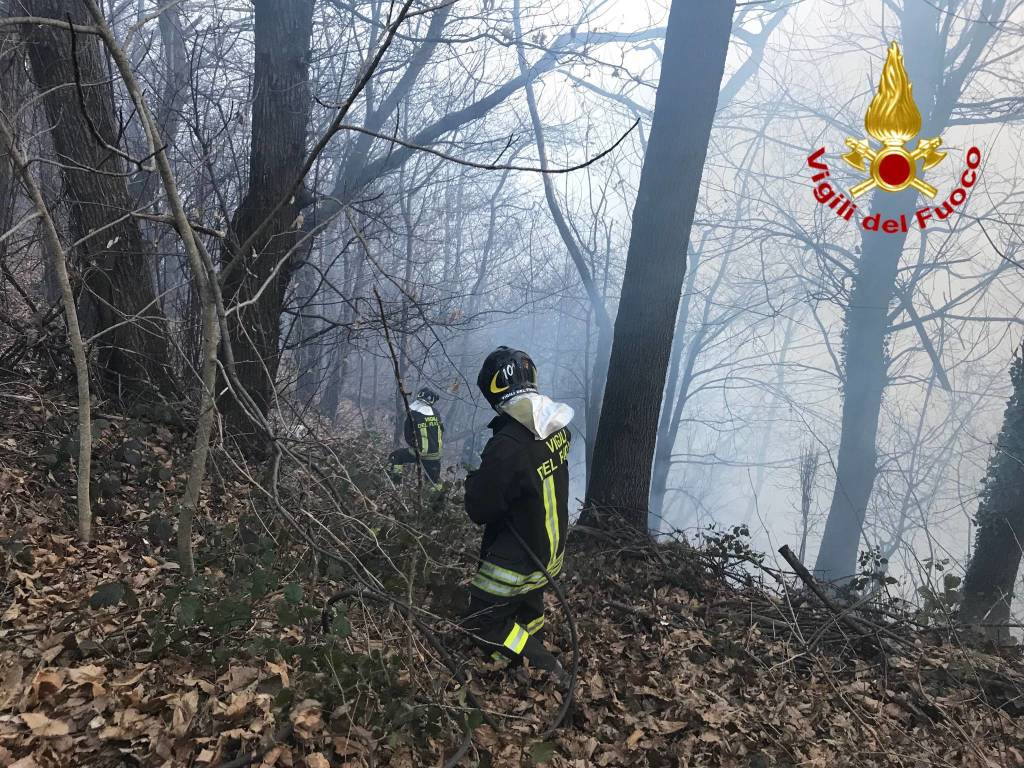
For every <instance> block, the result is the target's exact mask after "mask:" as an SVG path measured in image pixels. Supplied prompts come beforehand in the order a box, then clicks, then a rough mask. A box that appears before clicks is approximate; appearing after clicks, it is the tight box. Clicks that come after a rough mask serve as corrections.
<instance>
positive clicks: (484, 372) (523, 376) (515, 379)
mask: <svg viewBox="0 0 1024 768" xmlns="http://www.w3.org/2000/svg"><path fill="white" fill-rule="evenodd" d="M476 385H477V386H478V387H480V391H481V392H482V393H483V395H484V398H485V399H486V400H487V402H488V403H490V404H491V407H492V408H494V409H495V410H497V408H498V406H500V405H501V404H502V403H504V402H506V401H507V400H509V399H510V398H512V397H514V396H515V395H521V394H523V393H524V392H536V391H537V366H536V365H534V362H533V360H532V359H531V358H530V356H529V355H528V354H526V353H525V352H522V351H520V350H518V349H510V348H509V347H498V348H497V349H496V350H494V351H493V352H491V354H489V355H488V356H487V358H486V359H485V360H484V364H483V366H482V367H481V368H480V374H479V375H478V376H477V377H476Z"/></svg>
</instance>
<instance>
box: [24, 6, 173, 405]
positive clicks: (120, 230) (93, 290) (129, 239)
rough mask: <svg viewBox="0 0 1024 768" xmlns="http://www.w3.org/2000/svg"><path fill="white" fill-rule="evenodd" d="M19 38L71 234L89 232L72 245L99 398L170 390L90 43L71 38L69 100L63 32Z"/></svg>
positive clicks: (140, 241)
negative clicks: (99, 375) (87, 306)
mask: <svg viewBox="0 0 1024 768" xmlns="http://www.w3.org/2000/svg"><path fill="white" fill-rule="evenodd" d="M11 8H12V11H11V12H12V13H16V12H19V11H20V12H23V13H25V14H26V15H33V16H44V17H48V18H55V19H59V20H61V21H64V20H66V19H68V18H69V17H70V19H71V20H72V21H73V22H74V23H78V24H85V25H88V24H90V23H91V21H90V18H89V15H88V13H87V12H86V9H85V6H84V5H83V4H81V3H64V2H60V1H59V0H14V2H13V3H12V4H11ZM22 34H23V37H24V39H25V41H26V43H27V44H28V53H29V59H30V61H31V64H32V72H33V76H34V79H35V80H36V84H37V85H38V87H39V90H40V91H41V92H43V93H44V94H45V95H44V96H43V102H44V105H45V108H46V115H47V118H48V120H49V122H50V125H51V136H52V139H53V144H54V149H55V151H56V154H57V159H58V160H59V161H60V162H61V163H62V167H63V177H64V184H65V189H66V196H67V199H68V200H69V201H71V220H72V232H73V234H74V236H75V237H76V239H81V238H83V237H85V236H86V235H88V234H90V233H95V234H94V235H93V236H92V237H90V238H89V239H88V240H86V241H85V242H84V243H82V244H81V245H79V246H78V248H77V256H78V262H79V264H80V267H81V269H82V272H83V279H84V282H85V286H86V288H87V289H88V291H89V293H90V295H91V303H92V305H93V306H92V312H91V313H90V314H92V315H93V316H94V317H95V319H96V327H95V328H94V331H95V332H96V333H100V334H102V335H100V336H99V338H98V339H97V341H96V345H97V346H98V348H99V355H100V359H99V362H100V369H101V370H102V371H103V374H104V379H105V383H106V385H107V390H108V391H107V394H108V395H109V396H111V397H118V398H123V397H131V398H135V397H144V398H148V397H152V396H153V395H154V394H155V393H159V394H170V393H171V392H173V391H174V389H175V387H174V378H173V375H172V367H171V365H170V356H171V345H170V343H169V338H168V333H167V327H166V323H165V321H164V318H163V316H162V314H161V312H160V309H159V305H158V303H157V299H156V294H155V291H154V289H153V276H152V269H151V265H150V263H149V249H148V247H147V246H146V242H145V240H144V238H143V237H142V234H141V231H140V229H139V225H138V222H137V221H135V220H133V219H131V218H125V219H124V220H123V221H118V219H121V218H122V217H124V216H125V215H126V214H127V213H129V212H130V211H131V210H132V209H133V208H134V207H135V204H134V202H133V200H132V199H131V197H130V196H129V194H128V184H127V181H126V177H125V176H124V175H121V174H123V172H124V171H125V170H126V168H125V163H124V161H123V160H122V159H121V158H120V157H118V155H117V154H116V153H115V152H114V151H112V150H111V149H109V148H108V147H117V146H118V144H119V137H120V131H119V127H118V124H117V121H116V119H115V113H114V100H113V90H112V88H111V85H110V82H109V72H108V71H107V68H106V66H105V65H104V60H103V53H102V49H101V46H100V44H99V41H98V40H97V39H96V37H95V36H93V35H77V36H76V37H75V48H76V51H77V61H78V71H79V75H80V78H79V79H80V85H81V90H82V96H81V97H79V95H78V92H77V88H76V78H75V67H74V63H73V58H72V36H71V34H70V33H69V32H67V31H64V30H59V29H56V28H54V27H51V26H41V25H40V26H27V27H25V28H24V29H23V31H22ZM83 107H84V110H85V111H83ZM86 112H87V113H88V114H86ZM97 135H98V136H99V137H100V138H101V139H102V143H101V142H100V141H99V140H97ZM104 144H106V145H107V146H104Z"/></svg>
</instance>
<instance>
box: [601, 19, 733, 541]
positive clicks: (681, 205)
mask: <svg viewBox="0 0 1024 768" xmlns="http://www.w3.org/2000/svg"><path fill="white" fill-rule="evenodd" d="M734 8H735V2H734V0H699V1H695V2H692V3H687V4H684V3H682V2H681V1H680V0H675V2H673V3H672V10H671V11H670V15H669V22H668V31H667V33H666V37H665V51H664V56H663V63H662V76H661V82H660V83H659V84H658V95H657V99H656V101H655V109H654V118H653V120H652V125H651V135H650V140H649V143H648V150H647V155H646V157H645V158H644V165H643V170H642V172H641V175H640V187H639V190H638V193H637V201H636V206H635V208H634V210H633V231H632V235H631V237H630V243H629V254H628V257H627V260H626V271H625V276H624V278H623V285H622V297H621V300H620V303H619V313H618V317H617V318H616V321H615V334H614V338H613V342H612V352H611V360H610V362H609V366H608V384H607V386H606V388H605V396H604V404H603V408H602V413H601V420H600V422H599V425H598V432H597V441H596V444H595V448H594V467H593V471H592V476H591V483H590V486H589V488H588V492H587V504H586V506H587V510H586V518H587V520H588V521H590V522H591V523H592V524H595V523H596V524H600V523H601V522H603V521H602V520H601V519H600V518H605V519H607V517H606V516H605V515H604V514H603V513H604V512H605V511H614V512H617V513H619V514H621V515H623V516H624V517H625V518H626V520H627V521H628V522H629V523H631V524H633V525H635V526H636V527H637V528H639V529H641V530H643V531H646V530H647V504H648V494H649V491H650V485H651V461H652V459H653V456H654V445H655V438H656V434H657V427H658V414H659V412H660V409H661V400H662V395H663V394H664V388H665V371H666V369H667V367H668V360H669V354H670V352H671V349H672V332H673V329H674V327H675V322H676V314H677V311H678V309H679V296H680V293H681V292H682V285H683V278H684V277H685V275H686V244H687V242H688V241H689V236H690V229H691V227H692V225H693V217H694V213H695V210H696V207H697V198H698V195H699V193H700V186H701V183H700V182H701V175H702V173H703V168H704V158H705V156H706V154H707V147H708V140H709V138H710V135H711V125H712V122H713V120H714V116H715V107H716V104H717V103H718V93H719V88H720V87H721V81H722V73H723V70H724V67H725V57H726V53H727V51H728V49H729V32H730V30H731V28H732V14H733V10H734Z"/></svg>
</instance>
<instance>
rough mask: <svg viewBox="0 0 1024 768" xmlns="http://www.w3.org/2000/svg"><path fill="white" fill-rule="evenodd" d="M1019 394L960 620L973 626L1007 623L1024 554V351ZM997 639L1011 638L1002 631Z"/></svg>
mask: <svg viewBox="0 0 1024 768" xmlns="http://www.w3.org/2000/svg"><path fill="white" fill-rule="evenodd" d="M1010 381H1011V382H1012V384H1013V393H1012V394H1011V395H1010V399H1009V401H1008V402H1007V403H1006V411H1005V412H1004V413H1003V427H1002V429H1001V430H1000V431H999V437H998V438H997V440H996V450H995V453H994V454H993V455H992V458H991V459H990V460H989V464H988V473H987V475H986V476H985V483H984V489H983V491H982V494H981V501H980V502H979V504H978V516H977V518H976V522H977V524H978V531H977V534H976V536H975V547H974V557H972V558H971V562H970V563H969V564H968V566H967V573H966V574H965V576H964V583H963V606H962V608H961V610H960V618H961V619H962V620H963V621H965V622H967V623H972V624H995V625H999V624H1006V623H1007V622H1008V621H1009V618H1010V603H1011V602H1012V601H1013V592H1014V585H1015V583H1016V581H1017V572H1018V570H1019V569H1020V560H1021V552H1022V551H1024V348H1022V349H1021V350H1018V352H1017V355H1016V356H1015V358H1014V361H1013V365H1012V366H1011V367H1010ZM989 634H991V635H994V636H1001V635H1008V630H1003V629H1002V628H999V627H993V628H991V629H990V631H989Z"/></svg>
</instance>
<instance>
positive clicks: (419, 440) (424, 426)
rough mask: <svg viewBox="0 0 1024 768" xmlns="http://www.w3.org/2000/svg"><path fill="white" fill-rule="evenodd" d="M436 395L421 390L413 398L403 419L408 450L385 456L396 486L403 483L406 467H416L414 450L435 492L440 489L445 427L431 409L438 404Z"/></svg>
mask: <svg viewBox="0 0 1024 768" xmlns="http://www.w3.org/2000/svg"><path fill="white" fill-rule="evenodd" d="M438 399H439V398H438V396H437V393H436V392H435V391H434V390H432V389H430V388H429V387H424V388H423V389H421V390H420V391H419V392H417V393H416V399H415V400H413V401H412V403H410V404H409V413H408V414H407V415H406V417H405V430H404V431H405V442H406V443H408V445H409V447H408V448H399V449H398V450H396V451H392V453H391V455H390V456H389V457H388V467H389V471H390V474H391V479H392V480H393V481H394V482H395V483H399V482H401V480H402V468H403V467H404V466H405V465H406V464H412V465H415V464H416V448H419V452H420V457H419V458H420V465H421V466H422V467H423V471H424V472H425V473H426V475H427V479H428V480H429V481H430V484H431V485H432V486H433V488H434V490H438V489H440V487H441V449H442V443H443V440H444V424H442V423H441V418H440V417H439V416H438V415H437V412H436V411H435V410H434V404H435V403H436V402H437V401H438Z"/></svg>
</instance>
